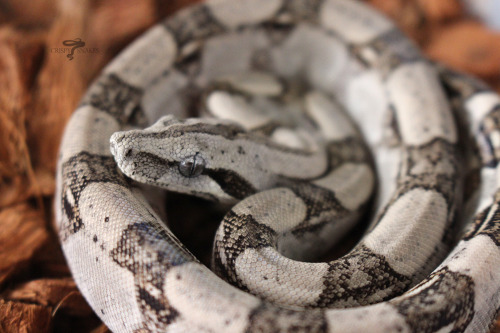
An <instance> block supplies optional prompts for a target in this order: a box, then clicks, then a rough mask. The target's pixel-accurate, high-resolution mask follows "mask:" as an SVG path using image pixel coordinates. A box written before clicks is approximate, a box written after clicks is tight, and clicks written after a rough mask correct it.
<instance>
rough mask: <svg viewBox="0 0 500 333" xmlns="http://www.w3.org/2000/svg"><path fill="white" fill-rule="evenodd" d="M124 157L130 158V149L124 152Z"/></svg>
mask: <svg viewBox="0 0 500 333" xmlns="http://www.w3.org/2000/svg"><path fill="white" fill-rule="evenodd" d="M123 156H125V157H130V156H132V148H129V149H127V150H126V151H125V154H124V155H123Z"/></svg>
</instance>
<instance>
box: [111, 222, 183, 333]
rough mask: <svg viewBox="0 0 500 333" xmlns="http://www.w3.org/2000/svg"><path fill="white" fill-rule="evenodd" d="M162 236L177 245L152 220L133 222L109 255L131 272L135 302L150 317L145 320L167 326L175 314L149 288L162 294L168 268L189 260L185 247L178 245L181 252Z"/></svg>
mask: <svg viewBox="0 0 500 333" xmlns="http://www.w3.org/2000/svg"><path fill="white" fill-rule="evenodd" d="M165 239H170V240H171V242H172V243H177V244H180V243H179V242H178V241H177V240H176V239H172V237H171V236H169V235H168V234H167V233H166V231H165V230H161V229H159V228H157V227H155V226H154V224H153V223H152V222H146V221H145V222H141V223H134V224H131V225H129V226H128V227H127V229H125V230H124V231H123V233H122V236H121V238H120V240H119V241H118V244H117V245H116V247H115V248H114V249H112V250H111V251H110V256H111V258H112V259H113V261H115V262H116V263H117V264H118V265H120V266H121V267H124V268H126V269H127V270H129V271H130V272H132V273H133V276H134V280H135V285H136V297H137V301H138V302H139V304H140V306H141V309H142V311H143V314H144V315H145V316H146V317H148V318H149V319H150V320H149V322H150V323H155V322H157V321H159V322H160V323H162V324H164V325H168V324H169V323H171V322H172V321H173V320H174V319H175V318H176V317H177V316H178V315H179V314H178V312H177V311H176V310H175V309H173V308H172V307H170V306H169V304H168V300H167V299H166V298H165V297H163V296H161V297H159V298H157V297H155V296H154V295H153V294H151V291H152V290H155V289H156V291H157V292H156V293H155V294H158V295H164V291H163V287H164V281H165V276H166V274H167V272H168V269H169V268H170V267H172V266H177V265H181V264H183V263H186V262H189V261H191V260H192V259H191V256H190V254H189V253H188V251H187V250H186V249H184V248H183V247H182V248H181V249H182V250H183V251H179V249H178V248H175V247H174V246H172V245H170V244H169V243H168V242H166V241H165ZM155 328H158V327H155Z"/></svg>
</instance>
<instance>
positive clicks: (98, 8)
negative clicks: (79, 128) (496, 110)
mask: <svg viewBox="0 0 500 333" xmlns="http://www.w3.org/2000/svg"><path fill="white" fill-rule="evenodd" d="M197 1H198V0H166V1H160V0H141V1H138V0H37V1H32V0H0V332H1V333H3V332H16V333H17V332H94V333H98V332H108V329H107V328H106V326H104V325H103V324H102V323H101V322H100V321H99V319H98V318H97V317H96V316H95V315H94V314H93V312H92V310H91V309H90V308H89V307H88V305H87V304H86V302H85V300H84V299H83V298H82V296H81V295H80V293H79V292H78V290H77V288H76V286H75V284H74V282H73V280H72V279H71V274H70V272H69V270H68V268H67V266H66V264H65V260H64V257H63V255H62V252H61V250H60V248H59V242H58V239H57V235H56V233H55V232H54V228H53V208H52V207H53V199H52V197H53V193H54V189H55V179H54V174H55V165H56V159H57V153H58V146H59V141H60V138H61V134H62V131H63V129H64V125H65V124H66V121H67V120H68V118H69V117H70V115H71V113H72V112H73V110H74V108H75V107H76V105H77V103H78V101H79V99H80V97H81V96H82V94H83V92H84V91H85V89H86V88H87V86H88V85H89V83H90V82H91V81H92V79H94V78H95V77H96V76H97V75H98V74H99V72H100V70H101V69H102V67H103V66H104V65H105V64H106V63H108V62H109V61H110V60H111V59H112V58H113V57H114V56H115V55H116V54H117V53H118V52H119V51H120V50H121V49H122V48H123V47H125V46H126V45H127V44H129V43H130V42H131V41H132V40H133V39H134V38H136V37H137V36H139V35H140V34H141V33H142V32H144V31H145V30H146V29H148V28H149V27H150V26H152V25H153V24H155V23H156V22H158V21H159V20H161V19H163V18H165V17H167V16H169V15H171V14H172V13H174V12H175V11H177V10H178V9H180V8H182V7H184V6H187V5H189V4H191V3H194V2H197ZM353 1H354V0H353ZM365 2H368V3H370V4H372V5H373V6H375V7H377V8H378V9H380V10H381V11H383V12H385V13H386V14H387V15H388V16H389V17H391V18H393V19H394V20H395V21H396V22H397V24H398V25H399V26H400V27H401V29H402V30H404V31H405V32H406V33H407V34H408V35H409V36H410V37H411V38H412V39H413V40H414V41H415V42H416V43H418V45H420V47H421V48H422V50H423V51H424V52H425V53H426V54H427V55H428V56H429V57H430V58H432V59H434V60H437V61H439V62H442V63H445V64H447V65H448V66H450V67H452V68H455V69H458V70H461V71H464V72H468V73H470V74H473V75H475V76H477V77H479V78H481V79H483V80H485V81H486V82H487V83H489V84H490V85H491V86H492V87H493V88H495V89H496V90H498V91H499V92H500V1H499V0H462V1H461V0H439V1H436V0H365ZM65 41H66V44H63V43H64V42H65ZM82 41H83V42H84V43H85V49H86V52H85V53H77V51H75V54H74V57H73V59H72V60H70V59H69V57H68V55H69V53H68V50H69V49H71V48H72V47H73V46H74V45H76V44H75V43H79V42H82ZM80 45H81V44H80ZM492 332H496V333H500V322H499V323H498V325H497V327H496V328H494V329H493V331H492Z"/></svg>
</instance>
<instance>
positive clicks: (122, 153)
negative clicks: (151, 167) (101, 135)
mask: <svg viewBox="0 0 500 333" xmlns="http://www.w3.org/2000/svg"><path fill="white" fill-rule="evenodd" d="M126 137H127V136H126V133H123V132H116V133H114V134H113V135H112V136H111V138H110V139H109V150H110V152H111V154H112V155H113V156H114V158H115V161H116V163H117V164H118V165H119V166H120V165H123V164H124V163H125V162H126V160H127V157H129V156H130V155H131V152H132V148H131V147H130V145H129V144H127V141H128V140H127V139H126Z"/></svg>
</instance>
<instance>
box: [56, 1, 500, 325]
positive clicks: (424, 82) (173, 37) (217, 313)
mask: <svg viewBox="0 0 500 333" xmlns="http://www.w3.org/2000/svg"><path fill="white" fill-rule="evenodd" d="M344 109H345V110H347V113H349V114H350V117H351V118H353V119H354V120H355V121H356V123H357V126H358V127H359V128H358V127H357V126H356V125H354V124H353V123H352V121H351V119H350V118H349V117H348V116H347V114H346V113H345V112H344ZM165 114H168V115H167V116H165ZM207 114H211V116H212V118H205V117H204V116H205V115H207ZM193 117H197V118H193ZM213 117H215V119H213ZM499 119H500V99H499V97H498V96H497V95H496V94H495V93H493V92H491V91H489V90H488V89H487V88H486V87H484V86H483V85H482V84H481V83H478V82H476V81H475V80H473V79H471V78H469V77H466V76H464V75H461V74H458V73H455V72H452V71H449V70H447V69H444V68H442V67H439V66H437V65H435V64H433V63H430V62H429V61H428V60H426V59H424V58H423V57H422V56H421V55H420V52H419V51H418V49H416V47H415V46H414V45H413V44H412V43H411V42H409V41H408V40H407V38H406V37H404V36H403V35H402V34H401V32H400V31H399V30H397V28H395V27H394V26H393V25H392V23H391V22H389V21H388V20H387V19H386V18H384V17H382V16H381V15H380V14H378V13H376V12H375V11H373V10H372V9H370V8H368V7H366V6H365V5H363V4H362V3H360V2H357V1H353V0H319V1H305V0H236V1H209V2H206V3H203V4H199V5H196V6H193V7H191V8H188V9H186V10H184V11H182V12H180V13H178V14H177V15H175V16H174V17H172V18H169V19H167V20H166V21H165V22H164V23H162V24H160V25H158V26H156V27H154V28H152V29H151V30H150V31H149V32H147V33H146V34H145V35H144V36H142V37H141V38H140V39H138V40H137V41H136V42H135V43H134V44H132V45H131V46H130V47H129V48H128V49H127V50H125V51H124V52H123V53H122V54H121V55H120V56H119V57H118V58H117V59H116V60H114V61H113V62H112V63H111V64H110V65H109V66H108V67H107V68H106V69H105V70H104V72H103V74H102V75H101V76H100V77H99V78H98V80H97V81H96V82H95V83H94V84H93V85H92V86H91V87H90V89H89V91H88V92H87V94H86V95H85V97H84V98H83V101H82V103H81V105H80V106H79V107H78V109H77V110H76V111H75V113H74V115H73V117H72V118H71V120H70V122H69V124H68V126H67V129H66V132H65V135H64V139H63V142H62V145H61V154H60V159H59V168H58V189H57V198H56V211H57V221H58V226H59V234H60V239H61V242H62V246H63V249H64V252H65V255H66V257H67V260H68V263H69V265H70V268H71V271H72V273H73V275H74V278H75V280H76V282H77V284H78V286H79V288H80V289H81V291H82V293H83V294H84V295H85V297H86V298H87V300H88V301H89V303H90V304H91V306H92V307H93V309H94V310H95V311H96V313H97V314H98V315H99V316H100V317H101V318H102V320H103V321H104V322H105V323H106V325H108V327H109V328H110V329H111V330H113V331H116V332H164V331H165V332H167V331H168V332H170V331H172V332H368V331H369V332H487V331H488V329H489V328H490V326H491V325H492V322H493V320H494V318H496V316H497V315H498V313H499V311H500V269H499V267H500V222H499V221H500V219H499V218H498V216H497V215H498V214H500V204H499V202H500V197H499V196H498V195H497V194H496V192H497V187H498V185H497V180H496V167H497V159H498V157H499V154H500V131H499V126H500V120H499ZM147 125H151V126H150V127H148V128H145V129H138V128H144V127H146V126H147ZM126 130H128V131H126ZM360 133H362V134H363V135H364V138H365V139H366V143H365V141H364V140H365V139H363V136H362V135H361V134H360ZM469 135H470V136H472V135H473V136H474V137H475V138H476V142H477V148H476V146H475V145H474V144H472V140H471V139H470V138H469ZM110 140H111V149H110ZM369 150H371V151H372V153H373V158H372V157H371V155H370V153H369V152H368V151H369ZM478 153H480V154H481V156H482V160H483V163H482V164H483V165H484V166H483V167H481V163H480V162H479V158H478ZM376 172H378V173H379V174H380V179H379V181H378V194H379V198H378V199H373V197H372V194H373V192H374V191H375V190H376V189H377V186H376V185H377V184H376V179H375V173H376ZM478 178H480V180H481V183H482V185H481V186H480V187H479V186H478V182H477V181H474V180H477V179H478ZM139 183H146V184H149V185H154V186H159V187H163V188H166V189H167V190H170V191H176V192H182V193H187V194H191V195H196V196H199V197H202V198H206V199H210V200H214V201H219V202H222V203H230V204H232V205H234V204H236V205H235V206H234V207H232V208H231V210H230V211H229V212H228V213H227V215H226V216H225V218H224V221H223V222H222V224H221V226H220V228H219V230H218V233H217V235H216V238H215V246H214V247H215V248H214V254H213V268H214V270H215V271H216V272H217V274H218V275H219V276H221V277H223V278H225V279H226V280H227V281H229V282H230V283H231V284H232V285H231V284H229V283H227V282H225V281H223V280H222V279H220V278H219V277H218V276H217V275H216V274H214V273H213V272H212V271H210V270H209V269H208V268H206V266H204V265H202V264H201V263H200V262H199V261H198V260H197V259H196V258H195V257H194V256H193V255H192V254H191V253H190V252H189V250H187V249H186V248H185V247H184V246H183V245H182V244H181V243H180V242H179V241H178V239H177V238H176V237H175V235H173V233H172V232H171V231H170V229H169V228H168V227H167V226H166V224H165V223H164V222H163V217H162V214H161V210H157V209H153V208H152V204H153V206H154V200H155V199H151V198H150V197H151V195H150V194H151V191H152V190H150V189H147V190H144V188H143V187H141V185H139ZM372 201H374V202H375V210H376V212H375V214H370V212H369V211H366V209H367V208H369V207H370V205H369V204H370V202H372ZM474 205H476V206H478V209H477V212H478V213H477V215H476V217H475V221H474V223H469V221H467V220H468V219H470V218H469V216H471V212H472V209H471V208H470V207H472V206H474ZM368 215H374V219H373V222H371V223H370V226H369V228H368V231H367V233H366V235H365V236H364V238H363V239H362V240H361V241H360V242H359V243H358V244H357V245H356V246H355V247H354V249H353V250H352V251H351V252H350V253H349V254H347V255H345V256H344V257H341V258H339V259H336V260H333V261H329V262H319V263H313V262H302V261H297V259H306V260H312V259H311V258H313V256H314V255H318V254H322V253H323V252H325V250H327V249H328V248H329V247H330V246H331V245H332V243H334V242H336V241H337V240H338V239H339V238H340V237H341V236H342V235H343V234H345V232H346V231H347V230H349V229H350V228H351V227H352V226H353V225H354V224H355V223H356V222H357V221H358V220H359V219H360V218H364V217H366V216H368ZM463 223H469V224H470V225H468V226H467V227H466V230H467V231H466V233H465V235H463V238H462V239H460V240H459V241H457V236H456V235H457V233H459V232H460V230H461V229H462V224H463ZM449 251H451V252H449ZM292 258H293V259H292ZM235 286H237V287H238V288H236V287H235ZM255 295H256V296H255ZM257 296H258V297H257Z"/></svg>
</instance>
